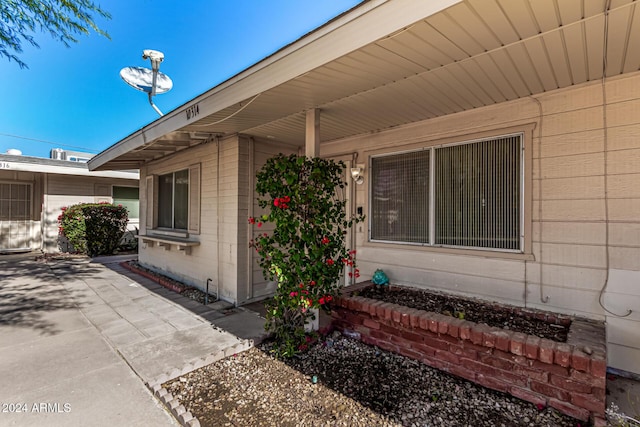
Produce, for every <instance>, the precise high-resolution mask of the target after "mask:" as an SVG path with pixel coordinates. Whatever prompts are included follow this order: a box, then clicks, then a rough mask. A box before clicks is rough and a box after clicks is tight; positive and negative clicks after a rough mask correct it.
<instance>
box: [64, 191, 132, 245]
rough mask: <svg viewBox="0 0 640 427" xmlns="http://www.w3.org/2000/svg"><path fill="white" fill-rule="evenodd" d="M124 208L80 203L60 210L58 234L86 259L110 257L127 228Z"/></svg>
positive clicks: (105, 204) (126, 215) (127, 217)
mask: <svg viewBox="0 0 640 427" xmlns="http://www.w3.org/2000/svg"><path fill="white" fill-rule="evenodd" d="M127 222H129V216H128V214H127V209H126V208H125V207H123V206H121V205H118V206H116V205H113V204H111V203H105V202H103V203H79V204H77V205H72V206H69V207H64V208H62V213H61V214H60V216H58V223H59V229H58V231H59V233H60V234H61V235H63V236H65V237H66V238H67V240H69V243H71V245H73V249H74V251H75V252H80V253H84V254H87V255H89V256H97V255H111V254H112V253H113V251H114V250H115V249H116V248H117V247H118V245H119V244H120V239H122V236H123V235H124V233H125V231H126V229H127Z"/></svg>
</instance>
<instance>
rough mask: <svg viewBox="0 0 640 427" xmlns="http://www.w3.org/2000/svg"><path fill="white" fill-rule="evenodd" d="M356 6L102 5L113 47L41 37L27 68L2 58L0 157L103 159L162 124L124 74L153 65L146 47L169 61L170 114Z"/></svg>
mask: <svg viewBox="0 0 640 427" xmlns="http://www.w3.org/2000/svg"><path fill="white" fill-rule="evenodd" d="M359 2H360V0H323V1H315V2H308V1H301V0H270V1H265V0H235V1H223V0H192V1H190V2H181V1H175V0H114V1H107V2H100V3H101V4H102V7H103V8H104V9H105V10H107V11H109V12H110V13H111V15H112V19H111V20H97V23H98V25H99V27H100V28H102V29H103V30H106V31H107V32H108V33H109V35H110V36H111V40H108V39H106V38H104V37H100V36H98V35H97V34H94V33H92V34H91V35H89V36H81V37H80V41H79V43H77V44H72V45H71V47H70V48H66V47H65V46H64V45H63V44H61V43H58V42H55V41H54V40H53V39H51V38H50V37H49V36H48V34H44V33H38V34H36V41H37V42H38V44H39V45H40V49H36V48H32V47H30V46H27V45H24V46H23V47H24V50H25V51H24V53H23V54H22V55H21V56H20V58H21V59H22V60H23V61H24V62H26V63H27V65H28V66H29V69H21V68H20V67H19V66H18V65H17V64H16V63H15V62H9V61H8V60H6V59H5V58H0V78H1V79H2V81H1V82H0V153H5V152H6V151H7V150H8V149H9V148H17V149H19V150H21V151H22V152H23V154H24V155H27V156H37V157H49V151H50V150H51V149H52V148H57V147H59V148H66V149H69V150H74V151H87V152H93V153H98V152H100V151H102V150H104V149H106V148H108V147H109V146H111V145H113V144H114V143H116V142H117V141H119V140H120V139H122V138H124V137H126V136H127V135H129V134H130V133H132V132H134V131H136V130H138V129H140V128H141V127H143V126H145V125H146V124H148V123H150V122H152V121H154V120H155V119H157V118H158V114H157V113H156V112H155V111H154V110H153V109H152V107H151V106H150V105H149V102H148V99H147V96H146V94H144V93H143V92H139V91H136V90H134V89H133V88H131V87H130V86H128V85H127V84H125V83H124V81H122V79H121V78H120V75H119V73H120V69H121V68H123V67H126V66H141V67H150V62H149V60H143V59H142V51H143V49H155V50H159V51H161V52H163V53H164V55H165V60H164V62H163V63H162V64H161V66H160V71H162V72H163V73H166V74H167V75H168V76H169V77H170V78H171V79H172V80H173V89H172V90H171V91H170V92H168V93H166V94H162V95H157V96H156V97H155V98H154V103H155V104H156V105H157V106H158V108H159V109H160V110H162V111H163V112H164V113H165V114H166V113H167V112H169V111H171V110H173V109H175V108H177V107H179V106H180V105H182V104H184V103H185V102H187V101H188V100H190V99H192V98H193V97H195V96H197V95H199V94H201V93H203V92H205V91H207V90H208V89H210V88H212V87H214V86H216V85H217V84H219V83H221V82H223V81H224V80H226V79H228V78H229V77H231V76H233V75H235V74H237V73H238V72H240V71H242V70H244V69H245V68H247V67H249V66H251V65H252V64H255V63H256V62H258V61H260V60H261V59H262V58H264V57H266V56H268V55H270V54H271V53H273V52H275V51H277V50H278V49H280V48H281V47H283V46H285V45H287V44H289V43H290V42H292V41H295V40H297V39H298V38H300V37H301V36H303V35H304V34H306V33H307V32H309V31H311V30H313V29H314V28H316V27H318V26H320V25H322V24H324V23H325V22H327V21H328V20H330V19H332V18H333V17H335V16H337V15H339V14H340V13H342V12H344V11H346V10H348V9H350V8H351V7H353V6H355V5H356V4H358V3H359ZM187 5H188V6H187ZM8 135H15V136H19V137H22V138H15V137H12V136H8ZM25 138H29V139H25ZM33 140H44V141H49V142H52V143H53V144H51V143H44V142H37V141H33Z"/></svg>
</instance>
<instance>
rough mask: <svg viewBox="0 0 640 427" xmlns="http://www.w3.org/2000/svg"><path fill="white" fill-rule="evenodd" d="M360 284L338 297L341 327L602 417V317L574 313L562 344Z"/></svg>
mask: <svg viewBox="0 0 640 427" xmlns="http://www.w3.org/2000/svg"><path fill="white" fill-rule="evenodd" d="M357 288H362V286H358V287H357ZM353 290H356V288H347V289H345V293H344V294H343V296H342V297H341V298H338V299H337V300H336V303H335V304H334V310H333V313H332V318H333V322H332V325H333V327H334V328H336V329H338V330H341V331H345V330H346V331H348V332H352V335H353V336H356V337H359V338H360V339H361V340H362V341H363V342H365V343H367V344H371V345H375V346H378V347H380V348H383V349H385V350H389V351H393V352H395V353H399V354H402V355H404V356H406V357H410V358H412V359H415V360H419V361H421V362H423V363H426V364H427V365H429V366H432V367H434V368H437V369H440V370H442V371H446V372H449V373H451V374H453V375H456V376H459V377H462V378H465V379H467V380H469V381H473V382H474V383H477V384H480V385H482V386H484V387H488V388H491V389H494V390H498V391H501V392H504V393H508V394H511V395H512V396H515V397H518V398H520V399H523V400H526V401H528V402H531V403H534V404H540V405H543V406H547V405H548V406H551V407H553V408H555V409H557V410H558V411H560V412H562V413H564V414H567V415H569V416H572V417H574V418H577V419H579V420H583V421H586V420H588V419H590V418H591V419H592V421H594V422H595V423H596V424H598V423H601V422H603V420H604V413H605V405H606V403H605V382H606V378H605V374H606V367H607V360H606V337H605V328H604V324H603V323H602V322H593V321H589V320H582V319H571V325H570V329H569V335H568V339H567V342H566V343H558V342H554V341H551V340H548V339H544V338H539V337H537V336H533V335H526V334H523V333H519V332H513V331H510V330H505V329H500V328H495V327H489V326H486V325H482V324H477V323H473V322H469V321H465V320H460V319H456V318H454V317H450V316H445V315H442V314H438V313H433V312H427V311H424V310H416V309H412V308H408V307H405V306H401V305H396V304H390V303H385V302H382V301H378V300H373V299H368V298H363V297H358V296H355V297H352V296H350V293H351V292H352V291H353ZM522 311H523V314H524V310H522ZM532 312H533V313H536V314H537V315H538V316H544V318H546V317H547V316H551V317H552V318H553V319H557V317H556V315H554V314H553V313H547V312H543V311H532V310H527V311H526V313H529V314H531V313H532Z"/></svg>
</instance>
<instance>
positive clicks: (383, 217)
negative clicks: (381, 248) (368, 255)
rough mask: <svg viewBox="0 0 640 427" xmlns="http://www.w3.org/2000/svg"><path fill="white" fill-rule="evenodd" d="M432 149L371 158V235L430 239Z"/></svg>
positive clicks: (398, 239) (411, 240) (413, 240)
mask: <svg viewBox="0 0 640 427" xmlns="http://www.w3.org/2000/svg"><path fill="white" fill-rule="evenodd" d="M429 154H430V153H429V151H417V152H411V153H403V154H396V155H393V156H385V157H375V158H373V159H372V160H371V162H372V165H371V171H372V178H371V179H372V182H371V185H372V203H371V217H372V222H371V225H372V227H371V238H372V239H373V240H388V241H396V242H409V243H428V242H429V169H430V168H429Z"/></svg>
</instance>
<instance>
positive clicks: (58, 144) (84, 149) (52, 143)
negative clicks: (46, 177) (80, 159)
mask: <svg viewBox="0 0 640 427" xmlns="http://www.w3.org/2000/svg"><path fill="white" fill-rule="evenodd" d="M0 135H1V136H8V137H10V138H17V139H25V140H27V141H36V142H42V143H45V144H51V145H55V146H58V147H67V148H76V149H78V150H83V151H84V152H89V153H97V151H96V150H91V149H87V148H86V147H79V146H77V145H69V144H61V143H59V142H52V141H47V140H45V139H37V138H29V137H26V136H20V135H11V134H9V133H2V132H0Z"/></svg>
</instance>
